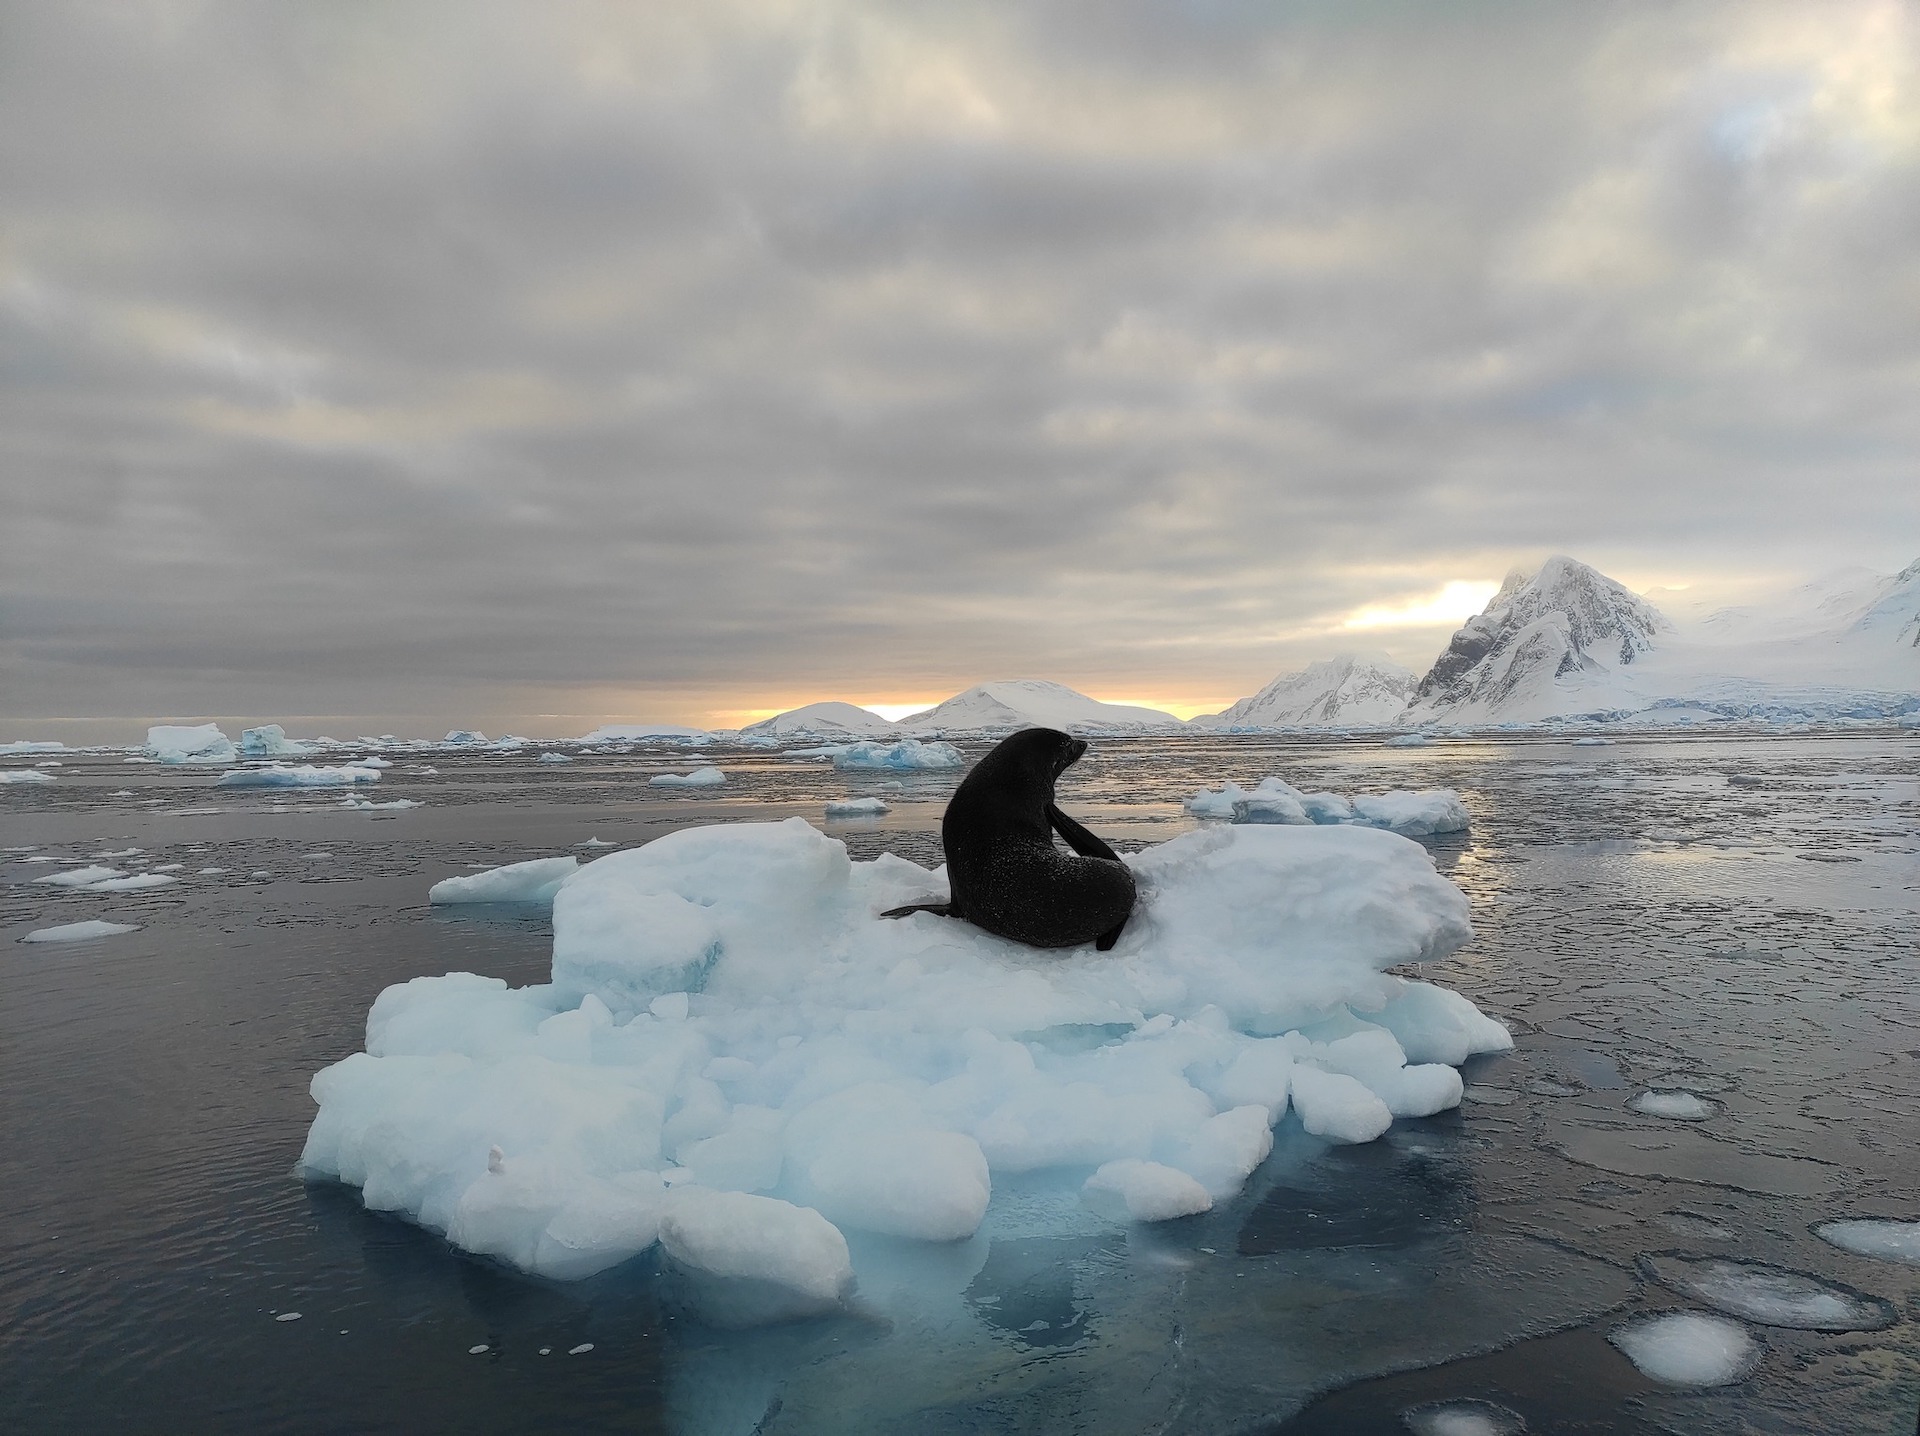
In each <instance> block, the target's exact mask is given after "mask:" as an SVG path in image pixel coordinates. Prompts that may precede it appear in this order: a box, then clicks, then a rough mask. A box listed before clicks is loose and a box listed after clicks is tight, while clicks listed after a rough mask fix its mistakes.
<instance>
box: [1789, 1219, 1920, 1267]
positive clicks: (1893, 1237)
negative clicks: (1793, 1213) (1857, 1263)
mask: <svg viewBox="0 0 1920 1436" xmlns="http://www.w3.org/2000/svg"><path fill="white" fill-rule="evenodd" d="M1813 1234H1814V1235H1815V1236H1817V1237H1819V1238H1820V1240H1821V1241H1823V1242H1831V1243H1832V1244H1833V1245H1834V1246H1837V1247H1839V1248H1840V1249H1841V1250H1842V1251H1850V1252H1852V1253H1854V1254H1855V1255H1856V1256H1864V1257H1876V1258H1878V1259H1879V1260H1881V1261H1900V1262H1906V1263H1907V1264H1908V1265H1910V1266H1920V1222H1889V1221H1870V1220H1858V1221H1844V1222H1822V1223H1821V1224H1820V1225H1819V1226H1817V1227H1815V1228H1814V1229H1813Z"/></svg>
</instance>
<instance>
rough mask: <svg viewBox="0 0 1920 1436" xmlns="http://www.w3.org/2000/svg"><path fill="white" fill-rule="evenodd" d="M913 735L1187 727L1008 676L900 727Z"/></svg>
mask: <svg viewBox="0 0 1920 1436" xmlns="http://www.w3.org/2000/svg"><path fill="white" fill-rule="evenodd" d="M896 726H897V727H899V728H900V729H902V730H905V731H908V732H914V733H921V732H928V731H938V732H942V733H1005V732H1011V731H1012V730H1013V729H1015V728H1027V727H1041V728H1059V729H1063V730H1064V731H1066V732H1069V733H1140V732H1165V731H1168V730H1171V729H1176V728H1182V727H1184V726H1185V725H1184V724H1183V723H1182V722H1181V721H1180V720H1179V719H1178V718H1176V717H1174V716H1173V715H1172V714H1171V713H1162V712H1161V711H1160V710H1159V709H1158V708H1138V707H1135V706H1133V705H1131V704H1127V703H1102V702H1101V701H1100V700H1099V699H1097V698H1089V697H1087V695H1086V694H1084V693H1076V692H1075V691H1074V690H1073V689H1071V688H1069V687H1067V686H1066V685H1065V684H1063V683H1049V682H1047V681H1045V680H1044V679H1039V678H1008V679H1001V680H1000V681H998V682H995V683H981V684H977V685H976V686H974V687H972V688H969V689H968V690H967V691H966V692H964V693H957V694H955V695H954V696H953V697H951V698H949V699H947V701H946V702H944V703H941V704H939V705H937V706H935V707H933V708H929V709H927V710H925V711H924V712H921V713H911V714H909V715H907V716H906V717H905V718H902V719H901V720H900V722H899V723H898V724H897V725H896Z"/></svg>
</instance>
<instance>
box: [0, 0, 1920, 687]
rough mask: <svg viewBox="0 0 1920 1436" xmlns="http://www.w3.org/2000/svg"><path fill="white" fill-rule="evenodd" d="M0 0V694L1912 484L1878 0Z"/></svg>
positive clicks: (1463, 551)
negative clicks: (1733, 0)
mask: <svg viewBox="0 0 1920 1436" xmlns="http://www.w3.org/2000/svg"><path fill="white" fill-rule="evenodd" d="M4 16H5V18H4V21H0V24H3V25H4V29H0V375H4V380H3V381H0V446H4V450H3V455H0V457H3V458H4V464H5V469H4V474H5V479H4V486H5V496H6V520H7V521H6V526H5V533H4V538H0V543H3V544H4V555H5V571H4V573H0V645H4V647H0V655H3V656H4V662H5V664H6V673H7V676H6V682H5V699H4V713H5V715H6V716H9V717H13V718H16V719H32V718H36V717H45V716H53V715H60V714H76V713H113V714H126V713H133V714H139V713H155V714H157V713H188V712H198V711H209V712H237V711H248V712H262V713H268V714H271V713H274V712H281V711H285V712H296V711H297V712H330V713H354V712H365V713H382V714H406V713H420V714H428V715H432V716H435V717H441V716H446V717H458V716H464V715H467V714H472V713H486V712H496V713H515V712H520V713H524V712H534V711H552V710H553V709H554V708H555V706H556V705H558V706H561V707H568V702H567V701H564V700H565V695H569V694H573V695H576V696H577V697H578V698H579V700H580V701H582V702H593V701H614V700H612V699H608V698H606V695H607V694H610V693H612V694H620V695H624V697H621V698H620V699H619V700H618V701H621V702H626V703H632V704H636V705H639V706H643V707H645V708H647V710H648V716H658V717H667V716H678V715H688V714H697V711H698V710H699V709H700V708H702V707H704V706H706V705H708V704H710V703H715V702H719V703H722V704H723V706H724V703H725V701H726V699H727V697H728V695H731V696H732V700H731V701H733V702H735V703H739V702H748V701H751V695H752V694H753V693H755V692H761V693H767V694H770V695H778V696H786V695H802V694H804V695H807V696H825V695H826V694H827V693H829V692H831V691H834V690H842V691H850V690H852V689H853V688H856V687H857V688H859V689H860V690H861V691H863V692H867V693H869V694H871V693H875V692H878V691H882V690H884V689H886V688H888V687H890V686H897V687H902V688H908V689H912V690H914V691H926V690H928V689H931V690H939V689H941V688H943V687H951V686H958V685H959V684H960V683H963V682H967V681H971V680H973V679H976V678H980V677H985V676H991V675H995V674H1010V673H1015V672H1022V671H1025V672H1035V673H1043V674H1046V675H1049V676H1056V677H1061V678H1065V679H1067V680H1069V681H1077V682H1079V683H1081V684H1083V685H1087V686H1094V687H1097V688H1102V689H1105V690H1107V691H1116V692H1117V691H1131V692H1133V693H1136V694H1139V693H1145V692H1149V691H1152V692H1160V693H1170V692H1173V691H1176V690H1179V689H1182V688H1185V689H1191V690H1197V691H1200V692H1211V693H1218V694H1221V695H1223V696H1230V695H1231V694H1233V693H1236V692H1241V691H1250V690H1251V689H1252V688H1253V687H1255V686H1257V684H1258V683H1260V682H1262V681H1264V680H1265V679H1266V678H1267V677H1270V676H1271V674H1272V672H1273V671H1275V670H1276V669H1277V668H1278V667H1279V666H1281V665H1282V664H1283V663H1286V662H1292V661H1297V660H1300V659H1304V658H1306V657H1310V656H1313V655H1314V654H1315V653H1317V652H1321V651H1325V650H1326V649H1328V648H1330V647H1332V646H1337V645H1338V644H1339V643H1340V642H1341V640H1340V639H1339V637H1338V636H1337V635H1335V636H1316V632H1317V631H1318V630H1323V629H1326V628H1327V627H1328V626H1329V625H1330V624H1331V623H1333V622H1334V621H1336V620H1337V616H1338V615H1339V614H1341V613H1342V612H1344V611H1346V610H1348V609H1351V608H1352V607H1354V606H1356V605H1358V604H1360V603H1362V602H1366V601H1370V600H1382V599H1390V598H1392V597H1395V596H1397V595H1407V594H1411V593H1415V592H1420V591H1430V590H1431V589H1433V588H1435V587H1437V586H1438V584H1439V583H1440V582H1441V581H1442V580H1444V579H1446V578H1455V577H1475V576H1492V577H1497V576H1498V574H1499V573H1500V572H1501V571H1502V570H1503V569H1504V568H1505V567H1506V566H1507V565H1508V564H1509V563H1510V562H1513V561H1515V560H1517V559H1523V558H1526V557H1529V556H1538V555H1540V554H1542V553H1544V552H1546V551H1549V550H1556V549H1564V550H1570V551H1572V552H1575V553H1578V554H1580V555H1582V556H1583V557H1587V558H1589V559H1591V560H1593V561H1595V562H1599V563H1601V564H1602V565H1603V566H1610V567H1613V568H1615V569H1624V570H1626V571H1628V572H1630V573H1631V572H1639V573H1644V574H1647V575H1649V576H1651V575H1653V574H1655V573H1658V574H1659V575H1661V576H1663V577H1667V578H1685V577H1688V576H1692V575H1701V576H1711V575H1715V574H1720V575H1733V574H1737V573H1739V572H1740V571H1742V570H1743V569H1749V568H1754V567H1762V568H1778V569H1794V568H1803V569H1813V568H1818V567H1821V566H1823V565H1826V564H1831V563H1837V562H1843V561H1865V562H1869V563H1878V564H1882V565H1891V564H1896V563H1899V562H1902V561H1904V560H1906V559H1910V558H1911V557H1912V555H1913V552H1914V551H1916V550H1920V542H1916V537H1917V536H1920V523H1917V522H1916V519H1920V501H1917V500H1916V498H1915V497H1914V495H1915V493H1916V492H1917V491H1920V484H1917V483H1916V474H1915V468H1916V463H1915V461H1916V456H1920V432H1917V428H1920V420H1916V418H1915V414H1916V413H1920V406H1916V405H1915V404H1914V403H1913V402H1912V398H1913V393H1914V390H1915V381H1916V379H1920V354H1917V353H1916V344H1915V334H1916V332H1917V331H1916V327H1915V325H1914V322H1913V320H1914V312H1913V311H1914V298H1913V296H1914V295H1915V294H1916V293H1920V251H1916V250H1915V249H1914V247H1913V246H1912V244H1911V242H1910V241H1911V236H1912V235H1913V234H1914V233H1916V232H1920V98H1917V97H1916V91H1915V79H1916V75H1917V74H1920V58H1917V54H1916V44H1917V41H1916V22H1915V20H1914V16H1913V12H1912V11H1911V10H1910V9H1907V8H1904V7H1902V6H1899V5H1897V4H1889V5H1878V4H1867V3H1860V4H1854V3H1839V4H1835V5H1832V6H1825V7H1819V9H1818V11H1817V13H1815V12H1814V11H1813V10H1812V8H1811V7H1807V6H1805V5H1801V4H1788V5H1768V4H1764V3H1762V4H1750V3H1742V4H1737V5H1735V4H1728V5H1706V4H1696V5H1686V4H1682V5H1678V6H1662V7H1645V6H1632V5H1607V4H1601V5H1586V4H1582V5H1558V4H1549V5H1535V4H1528V5H1521V4H1517V3H1516V4H1480V5H1470V6H1447V7H1425V6H1410V5H1400V4H1391V5H1390V4H1376V5H1361V6H1334V5H1295V6H1286V7H1282V6H1274V5H1268V4H1262V5H1252V4H1231V3H1221V4H1219V5H1214V6H1200V7H1166V6H1159V5H1146V4H1140V5H1131V6H1129V5H1118V6H1116V5H1111V4H1100V5H1094V4H1087V5H1080V6H1069V5H1060V6H1035V7H1018V8H1014V7H978V8H976V7H968V6H965V5H940V6H904V7H903V6H892V5H888V6H879V5H875V6H859V5H835V4H816V5H801V4H795V5H764V6H755V5H746V4H740V5H721V4H711V5H708V4H703V5H691V4H689V5H685V6H679V5H663V6H643V7H620V6H600V5H585V4H582V5H555V6H542V7H532V8H529V7H524V6H490V5H480V4H471V3H462V4H459V5H446V6H434V5H421V4H411V5H409V4H389V5H365V6H352V5H340V6H326V7H306V8H304V9H302V10H300V11H297V12H295V11H290V10H288V9H285V8H282V7H272V6H253V5H248V6H237V5H236V6H227V5H211V4H208V5H201V4H188V3H177V4H168V5H155V6H151V7H143V6H137V5H120V4H116V5H100V6H97V7H93V6H86V5H71V6H40V5H22V6H19V7H15V8H11V9H9V10H7V11H5V12H4ZM1428 641H1430V640H1428V639H1422V640H1420V642H1422V643H1425V642H1428ZM1409 656H1413V655H1409ZM569 711H574V710H573V709H572V708H569Z"/></svg>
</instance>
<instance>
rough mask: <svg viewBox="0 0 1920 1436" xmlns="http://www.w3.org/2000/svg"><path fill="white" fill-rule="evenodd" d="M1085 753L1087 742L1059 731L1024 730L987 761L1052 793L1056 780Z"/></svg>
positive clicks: (1011, 736) (1002, 742)
mask: <svg viewBox="0 0 1920 1436" xmlns="http://www.w3.org/2000/svg"><path fill="white" fill-rule="evenodd" d="M1086 751H1087V744H1086V740H1085V739H1083V738H1075V737H1074V736H1073V735H1072V734H1070V733H1062V732H1061V731H1060V730H1059V729H1058V728H1022V729H1021V730H1020V731H1019V732H1018V733H1014V734H1011V735H1010V736H1008V737H1006V738H1003V739H1002V740H1001V741H1000V744H999V746H997V747H996V748H995V749H994V750H993V752H992V753H990V754H988V757H990V758H993V759H996V760H997V761H996V763H995V766H996V767H1004V770H1006V771H1010V772H1017V773H1020V774H1022V775H1023V776H1025V777H1027V778H1028V779H1030V780H1032V781H1034V782H1037V783H1042V784H1044V785H1045V786H1046V788H1047V791H1048V792H1051V791H1052V790H1053V783H1054V779H1056V778H1058V777H1059V776H1060V775H1061V774H1062V773H1064V772H1066V771H1067V769H1069V768H1071V767H1072V766H1073V765H1074V764H1075V763H1077V762H1079V761H1080V759H1081V757H1082V756H1083V755H1084V754H1085V753H1086Z"/></svg>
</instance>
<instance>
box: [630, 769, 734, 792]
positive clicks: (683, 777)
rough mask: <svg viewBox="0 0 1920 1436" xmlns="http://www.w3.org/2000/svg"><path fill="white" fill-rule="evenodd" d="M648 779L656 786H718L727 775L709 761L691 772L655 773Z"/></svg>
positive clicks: (724, 780)
mask: <svg viewBox="0 0 1920 1436" xmlns="http://www.w3.org/2000/svg"><path fill="white" fill-rule="evenodd" d="M647 781H648V782H649V783H651V784H652V785H653V786H654V787H656V788H717V787H719V786H720V785H721V784H722V783H724V782H726V781H727V775H726V774H725V773H723V772H721V771H720V770H719V769H718V768H716V767H714V766H713V765H712V764H711V763H709V764H708V765H707V766H706V767H704V768H695V769H694V770H693V771H692V772H691V773H655V774H654V775H653V776H652V777H651V778H649V779H647Z"/></svg>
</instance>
